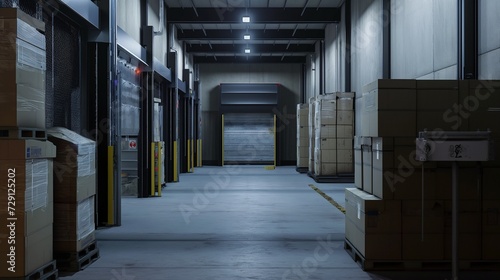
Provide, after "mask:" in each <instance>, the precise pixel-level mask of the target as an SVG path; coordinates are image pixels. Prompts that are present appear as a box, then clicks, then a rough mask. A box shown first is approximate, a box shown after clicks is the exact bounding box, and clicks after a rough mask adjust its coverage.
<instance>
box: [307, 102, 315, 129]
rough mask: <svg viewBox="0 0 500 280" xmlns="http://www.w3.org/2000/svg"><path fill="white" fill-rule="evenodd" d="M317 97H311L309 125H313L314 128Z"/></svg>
mask: <svg viewBox="0 0 500 280" xmlns="http://www.w3.org/2000/svg"><path fill="white" fill-rule="evenodd" d="M315 100H316V99H315V98H314V97H311V98H310V99H309V126H310V127H312V128H313V129H314V116H315V114H316V110H315V107H316V102H315Z"/></svg>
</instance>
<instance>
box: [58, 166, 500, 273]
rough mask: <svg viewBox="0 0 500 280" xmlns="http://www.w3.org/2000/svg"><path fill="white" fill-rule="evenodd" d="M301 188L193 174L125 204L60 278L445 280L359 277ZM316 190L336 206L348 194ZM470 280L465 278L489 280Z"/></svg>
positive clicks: (314, 200)
mask: <svg viewBox="0 0 500 280" xmlns="http://www.w3.org/2000/svg"><path fill="white" fill-rule="evenodd" d="M309 184H315V183H314V181H313V180H312V179H310V178H309V177H307V176H306V175H301V174H298V173H296V172H295V170H294V168H293V167H278V168H277V169H276V170H264V168H263V167H256V166H241V167H230V166H226V167H203V168H197V169H196V173H193V174H183V175H182V176H181V182H180V183H176V184H169V185H168V187H167V188H165V189H164V193H163V194H164V195H163V197H159V198H149V199H138V198H124V199H123V201H122V207H123V210H122V211H123V217H122V224H123V225H122V226H121V227H116V228H108V229H101V230H98V231H97V239H98V246H99V248H100V252H101V258H100V259H99V260H98V261H96V262H95V263H93V264H92V265H91V266H90V267H88V268H87V269H85V270H84V271H81V272H79V273H77V274H74V275H73V276H67V277H62V279H68V280H69V279H71V280H73V279H75V280H88V279H96V280H99V279H103V280H104V279H105V280H156V279H158V280H165V279H173V280H176V279H182V280H186V279H189V280H201V279H203V280H210V279H214V280H226V279H228V280H232V279H266V280H267V279H284V280H285V279H290V280H291V279H325V280H332V279H415V280H416V279H440V280H442V279H446V276H448V273H446V272H444V273H435V272H434V273H394V272H391V273H385V274H383V273H382V274H381V273H377V274H376V275H375V274H371V273H366V272H364V271H362V270H361V269H360V268H359V266H358V265H357V264H356V263H354V262H353V260H352V259H351V258H350V256H349V255H348V254H347V253H346V252H345V251H344V249H343V240H344V214H342V213H341V212H340V211H339V210H338V209H337V208H335V207H333V206H332V205H331V204H330V203H329V202H327V201H326V200H325V199H324V198H323V197H322V196H320V195H319V194H318V193H316V192H315V191H314V190H312V189H311V188H310V187H309V186H308V185H309ZM315 185H316V186H318V187H320V188H321V189H322V190H323V191H325V193H327V194H328V195H330V196H331V197H333V198H334V199H335V200H336V201H338V202H339V203H340V204H343V203H344V192H343V189H344V188H345V187H346V186H351V185H338V184H315ZM382 275H383V276H382ZM469 275H471V274H469ZM479 275H480V274H475V275H472V276H475V277H472V278H467V279H495V278H489V277H485V278H481V277H479V278H478V276H479ZM461 279H466V278H461Z"/></svg>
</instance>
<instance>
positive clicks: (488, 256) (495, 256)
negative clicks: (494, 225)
mask: <svg viewBox="0 0 500 280" xmlns="http://www.w3.org/2000/svg"><path fill="white" fill-rule="evenodd" d="M481 239H482V246H481V249H482V258H481V259H483V260H495V261H498V260H500V250H498V233H483V235H482V238H481Z"/></svg>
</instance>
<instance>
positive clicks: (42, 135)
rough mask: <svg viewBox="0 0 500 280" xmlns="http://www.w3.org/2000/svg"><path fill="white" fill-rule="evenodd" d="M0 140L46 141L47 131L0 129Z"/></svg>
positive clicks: (22, 128)
mask: <svg viewBox="0 0 500 280" xmlns="http://www.w3.org/2000/svg"><path fill="white" fill-rule="evenodd" d="M0 139H36V140H47V131H46V130H45V129H40V128H26V127H0Z"/></svg>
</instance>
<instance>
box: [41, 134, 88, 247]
mask: <svg viewBox="0 0 500 280" xmlns="http://www.w3.org/2000/svg"><path fill="white" fill-rule="evenodd" d="M48 135H49V140H50V141H51V142H53V143H54V144H55V145H56V146H57V156H56V158H55V162H54V193H55V195H54V210H55V211H54V252H55V253H56V254H59V253H65V252H78V251H80V250H83V249H85V248H86V247H87V246H89V245H90V244H92V242H93V241H94V240H95V233H94V230H95V222H94V215H95V210H94V205H95V193H96V184H95V180H96V178H95V143H94V141H92V140H89V139H87V138H85V137H83V136H81V135H79V134H77V133H75V132H73V131H70V130H68V129H65V128H56V127H54V128H50V129H49V130H48Z"/></svg>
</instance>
